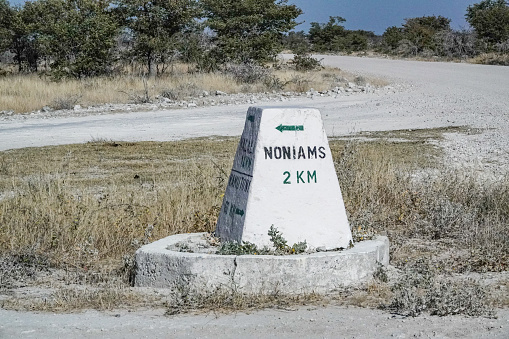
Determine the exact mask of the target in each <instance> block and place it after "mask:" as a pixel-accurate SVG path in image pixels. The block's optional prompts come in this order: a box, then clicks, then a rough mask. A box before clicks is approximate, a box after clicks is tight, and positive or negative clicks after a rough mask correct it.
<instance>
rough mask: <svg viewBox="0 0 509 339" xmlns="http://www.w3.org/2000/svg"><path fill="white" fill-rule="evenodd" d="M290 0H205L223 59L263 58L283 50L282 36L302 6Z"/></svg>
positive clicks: (270, 56)
mask: <svg viewBox="0 0 509 339" xmlns="http://www.w3.org/2000/svg"><path fill="white" fill-rule="evenodd" d="M287 2H288V1H287V0H278V1H275V0H202V5H203V8H204V10H205V17H206V18H207V21H206V24H207V26H208V27H209V28H210V29H211V30H212V31H213V32H214V34H215V43H216V49H215V56H216V58H217V59H218V60H219V61H220V62H226V61H234V62H246V61H249V60H253V61H255V62H263V61H267V60H270V59H273V58H274V57H275V56H276V55H277V53H279V52H280V51H281V50H282V36H283V34H284V33H286V32H288V31H289V30H291V29H292V28H294V27H295V26H296V25H297V22H296V21H295V19H296V18H297V17H298V16H299V15H300V14H301V13H302V10H301V9H300V8H298V7H297V6H295V5H288V4H287Z"/></svg>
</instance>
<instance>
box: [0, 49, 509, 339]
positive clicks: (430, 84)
mask: <svg viewBox="0 0 509 339" xmlns="http://www.w3.org/2000/svg"><path fill="white" fill-rule="evenodd" d="M320 58H323V63H324V64H327V65H331V66H337V67H340V68H341V69H344V70H347V71H353V72H357V73H359V74H363V75H368V76H377V77H382V78H386V79H388V80H390V81H392V82H393V83H394V85H393V87H394V88H387V89H385V90H383V91H379V92H377V93H371V94H364V93H363V94H355V95H350V96H346V95H340V96H338V97H337V98H334V97H314V98H297V99H293V100H291V101H284V102H280V101H278V102H272V103H271V102H267V103H264V104H263V106H278V107H291V106H299V107H300V106H306V107H315V108H318V109H320V111H321V112H322V116H323V119H324V124H325V129H326V132H327V133H328V135H329V136H333V135H337V136H341V135H348V134H352V133H356V132H360V131H382V130H398V129H418V128H433V127H446V126H470V127H473V128H481V129H482V132H481V133H473V134H456V133H451V134H449V135H448V137H447V139H446V140H445V141H444V142H443V146H445V149H446V150H447V154H448V156H449V158H450V160H451V161H450V162H451V164H456V163H457V164H462V165H465V164H466V165H468V166H471V167H472V168H474V169H477V170H479V171H481V172H482V173H492V174H495V175H500V174H503V173H506V172H507V168H508V167H509V166H508V165H509V145H508V142H509V141H508V140H509V99H508V98H509V96H508V93H509V67H499V66H482V65H471V64H456V63H428V62H416V61H400V60H385V59H371V58H354V57H337V56H321V57H320ZM400 85H401V86H400ZM248 106H249V105H239V106H215V107H202V108H190V109H180V110H166V111H150V112H132V113H116V114H108V113H104V114H94V115H83V114H80V113H79V112H78V113H73V114H69V115H68V116H54V115H45V114H32V115H22V116H10V117H0V150H8V149H14V148H21V147H32V146H42V145H53V144H67V143H81V142H87V141H91V140H93V139H107V140H125V141H138V140H161V141H163V140H175V139H181V138H189V137H198V136H209V135H240V134H241V132H242V127H243V123H244V119H245V113H246V110H247V108H248ZM498 315H499V318H498V319H485V318H465V317H456V316H454V317H451V316H450V317H443V318H439V317H428V316H421V317H418V318H406V319H403V318H400V317H393V316H392V315H391V314H388V313H385V312H383V311H379V310H370V309H358V308H347V309H345V308H336V307H328V308H311V309H308V308H300V309H297V310H294V311H291V312H289V311H280V310H266V311H260V312H256V313H253V314H250V315H245V314H243V313H240V314H233V315H226V316H225V315H222V316H218V317H215V316H214V315H210V314H209V315H198V316H196V315H195V316H193V315H188V316H178V317H165V316H163V312H162V311H158V310H150V311H139V312H131V313H129V312H124V311H119V312H118V313H98V312H91V311H90V312H85V313H82V314H69V315H54V314H36V313H17V312H13V311H5V310H0V338H41V337H53V338H57V337H62V338H73V337H90V338H92V337H109V338H126V337H132V338H137V337H152V338H163V337H164V338H168V337H189V338H198V337H199V338H207V337H210V338H212V337H222V338H233V337H235V338H238V337H260V338H268V337H276V336H277V337H280V336H282V335H291V336H294V337H313V338H345V337H351V338H374V337H399V338H408V337H414V336H416V337H437V338H466V337H468V338H481V337H492V338H509V310H500V311H499V312H498Z"/></svg>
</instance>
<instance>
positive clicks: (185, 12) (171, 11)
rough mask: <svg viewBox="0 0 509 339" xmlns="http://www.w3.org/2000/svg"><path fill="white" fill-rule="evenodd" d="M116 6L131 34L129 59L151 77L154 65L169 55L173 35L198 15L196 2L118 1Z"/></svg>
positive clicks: (162, 61) (154, 69)
mask: <svg viewBox="0 0 509 339" xmlns="http://www.w3.org/2000/svg"><path fill="white" fill-rule="evenodd" d="M115 5H116V11H117V12H119V13H121V15H120V16H121V17H123V18H125V26H126V27H127V29H128V31H129V32H130V33H131V34H132V37H133V44H132V46H131V50H130V52H131V54H132V56H133V57H134V59H135V60H138V61H140V62H143V63H144V64H145V65H146V67H147V71H148V73H149V75H151V76H154V75H156V73H157V71H156V64H157V63H160V62H161V63H164V62H165V58H166V57H167V56H168V55H170V54H171V53H172V49H174V47H175V46H174V41H173V38H174V36H175V35H176V34H177V33H179V32H181V31H182V30H183V29H184V28H186V27H187V26H189V25H190V24H192V22H193V21H194V19H195V18H196V17H197V16H199V8H198V2H197V1H196V0H152V1H147V0H117V1H115Z"/></svg>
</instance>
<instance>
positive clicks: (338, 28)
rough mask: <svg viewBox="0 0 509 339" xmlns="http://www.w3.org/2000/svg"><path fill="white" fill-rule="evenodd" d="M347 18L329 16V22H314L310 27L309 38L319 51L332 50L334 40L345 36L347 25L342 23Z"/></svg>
mask: <svg viewBox="0 0 509 339" xmlns="http://www.w3.org/2000/svg"><path fill="white" fill-rule="evenodd" d="M345 21H346V20H345V19H344V18H342V17H340V16H331V17H329V22H327V23H325V24H321V23H318V22H312V23H311V28H310V29H309V40H310V41H311V43H312V44H313V47H314V49H315V50H317V51H329V50H331V46H332V42H333V41H334V39H338V38H341V37H344V36H345V31H346V30H345V27H344V26H343V25H342V24H343V23H344V22H345Z"/></svg>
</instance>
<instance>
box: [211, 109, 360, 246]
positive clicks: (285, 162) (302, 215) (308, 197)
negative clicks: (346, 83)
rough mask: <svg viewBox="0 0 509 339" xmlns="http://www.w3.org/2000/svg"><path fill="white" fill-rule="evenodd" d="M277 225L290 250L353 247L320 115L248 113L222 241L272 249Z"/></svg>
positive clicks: (228, 193)
mask: <svg viewBox="0 0 509 339" xmlns="http://www.w3.org/2000/svg"><path fill="white" fill-rule="evenodd" d="M271 225H274V227H276V228H277V229H278V230H279V231H280V232H282V233H283V237H284V238H285V239H286V240H288V244H289V245H292V244H294V243H297V242H301V241H306V242H307V244H308V246H309V247H310V248H319V247H322V248H323V247H325V248H326V249H337V248H347V247H348V246H349V244H350V241H351V240H352V235H351V231H350V227H349V225H348V220H347V216H346V211H345V206H344V203H343V198H342V195H341V190H340V187H339V183H338V179H337V176H336V171H335V169H334V164H333V161H332V155H331V151H330V148H329V143H328V140H327V136H326V134H325V131H324V129H323V123H322V118H321V116H320V112H319V111H318V110H317V109H310V108H306V109H303V108H284V109H281V108H257V107H251V108H249V110H248V112H247V117H246V122H245V125H244V131H243V133H242V137H241V140H240V142H239V146H238V148H237V153H236V154H235V160H234V162H233V168H232V172H231V174H230V178H229V180H228V186H227V188H226V192H225V195H224V199H223V205H222V208H221V213H220V215H219V219H218V223H217V229H216V233H217V235H218V236H219V237H220V238H221V240H223V241H237V242H241V241H248V242H251V243H254V244H256V245H257V246H264V245H271V243H270V239H269V236H268V234H267V232H268V230H269V228H270V226H271Z"/></svg>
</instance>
